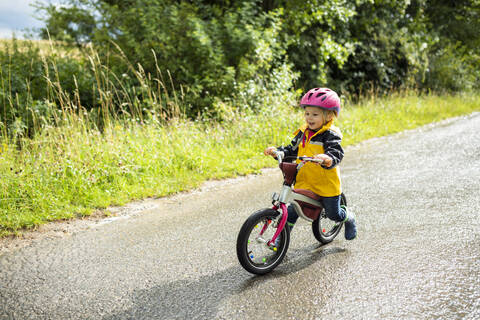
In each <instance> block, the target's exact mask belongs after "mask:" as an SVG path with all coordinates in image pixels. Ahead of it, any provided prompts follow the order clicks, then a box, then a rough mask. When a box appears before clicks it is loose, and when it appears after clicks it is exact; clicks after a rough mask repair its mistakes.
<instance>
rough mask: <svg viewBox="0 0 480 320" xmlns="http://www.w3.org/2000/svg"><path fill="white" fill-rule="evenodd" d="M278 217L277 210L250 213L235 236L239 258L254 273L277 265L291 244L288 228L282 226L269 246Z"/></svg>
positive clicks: (261, 272)
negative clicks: (273, 242) (275, 239)
mask: <svg viewBox="0 0 480 320" xmlns="http://www.w3.org/2000/svg"><path fill="white" fill-rule="evenodd" d="M279 220H280V213H279V212H278V211H276V210H273V209H263V210H259V211H257V212H255V213H253V214H252V215H251V216H250V217H249V218H248V219H247V221H245V223H244V224H243V226H242V228H241V229H240V232H239V233H238V237H237V256H238V261H239V262H240V264H241V265H242V267H243V268H245V270H247V271H248V272H250V273H253V274H265V273H268V272H270V271H272V270H273V269H275V267H277V266H278V265H279V264H280V262H282V260H283V258H284V257H285V254H286V253H287V249H288V245H289V243H290V232H289V230H288V229H289V228H287V227H284V228H283V230H282V231H281V232H280V234H279V235H278V238H277V239H278V240H277V241H275V242H276V245H275V244H273V245H271V246H269V245H268V242H269V241H270V240H271V239H272V238H273V236H274V234H275V232H276V230H277V228H278V223H279Z"/></svg>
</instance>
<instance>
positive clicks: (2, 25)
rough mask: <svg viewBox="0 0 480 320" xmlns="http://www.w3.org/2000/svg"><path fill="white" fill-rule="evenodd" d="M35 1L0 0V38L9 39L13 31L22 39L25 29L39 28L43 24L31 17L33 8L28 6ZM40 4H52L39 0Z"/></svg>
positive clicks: (46, 0)
mask: <svg viewBox="0 0 480 320" xmlns="http://www.w3.org/2000/svg"><path fill="white" fill-rule="evenodd" d="M34 2H35V0H0V38H4V39H5V38H6V39H9V38H11V37H12V32H14V31H15V36H16V37H17V38H19V39H20V38H22V34H23V32H22V31H23V30H24V29H25V28H39V27H42V26H43V23H42V22H41V21H39V20H37V19H35V18H34V17H33V15H34V14H35V8H32V7H31V6H30V4H31V3H34ZM40 2H45V3H48V2H52V1H49V0H41V1H40Z"/></svg>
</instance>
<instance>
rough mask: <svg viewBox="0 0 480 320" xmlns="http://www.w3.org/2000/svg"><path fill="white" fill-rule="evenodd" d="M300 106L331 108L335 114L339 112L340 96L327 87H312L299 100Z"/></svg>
mask: <svg viewBox="0 0 480 320" xmlns="http://www.w3.org/2000/svg"><path fill="white" fill-rule="evenodd" d="M300 105H301V106H302V107H319V108H322V109H326V110H333V111H335V113H336V114H337V116H338V115H339V114H340V109H341V105H340V98H339V97H338V94H337V93H336V92H335V91H333V90H331V89H328V88H313V89H310V90H308V92H307V93H305V95H304V96H303V97H302V100H300Z"/></svg>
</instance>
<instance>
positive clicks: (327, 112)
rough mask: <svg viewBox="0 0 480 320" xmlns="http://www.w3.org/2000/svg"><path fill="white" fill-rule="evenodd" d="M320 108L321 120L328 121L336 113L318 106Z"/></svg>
mask: <svg viewBox="0 0 480 320" xmlns="http://www.w3.org/2000/svg"><path fill="white" fill-rule="evenodd" d="M320 110H322V114H323V120H324V121H325V122H328V121H330V120H332V119H333V118H335V117H336V116H337V113H336V112H335V111H333V110H326V109H323V108H320Z"/></svg>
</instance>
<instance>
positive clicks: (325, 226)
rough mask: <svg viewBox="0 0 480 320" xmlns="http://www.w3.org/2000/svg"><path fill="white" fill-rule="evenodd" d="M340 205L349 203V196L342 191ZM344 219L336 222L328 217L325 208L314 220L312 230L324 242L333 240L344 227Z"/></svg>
mask: <svg viewBox="0 0 480 320" xmlns="http://www.w3.org/2000/svg"><path fill="white" fill-rule="evenodd" d="M340 205H344V206H346V205H347V198H346V197H345V195H344V194H343V193H342V194H341V198H340ZM342 226H343V221H341V222H335V221H332V220H330V219H328V217H327V215H326V214H325V210H322V212H321V213H320V214H319V215H318V218H317V219H316V220H314V221H313V222H312V231H313V235H314V236H315V238H316V239H317V240H318V241H320V242H321V243H323V244H327V243H330V242H332V241H333V239H335V237H336V236H337V235H338V233H339V232H340V230H341V229H342Z"/></svg>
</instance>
